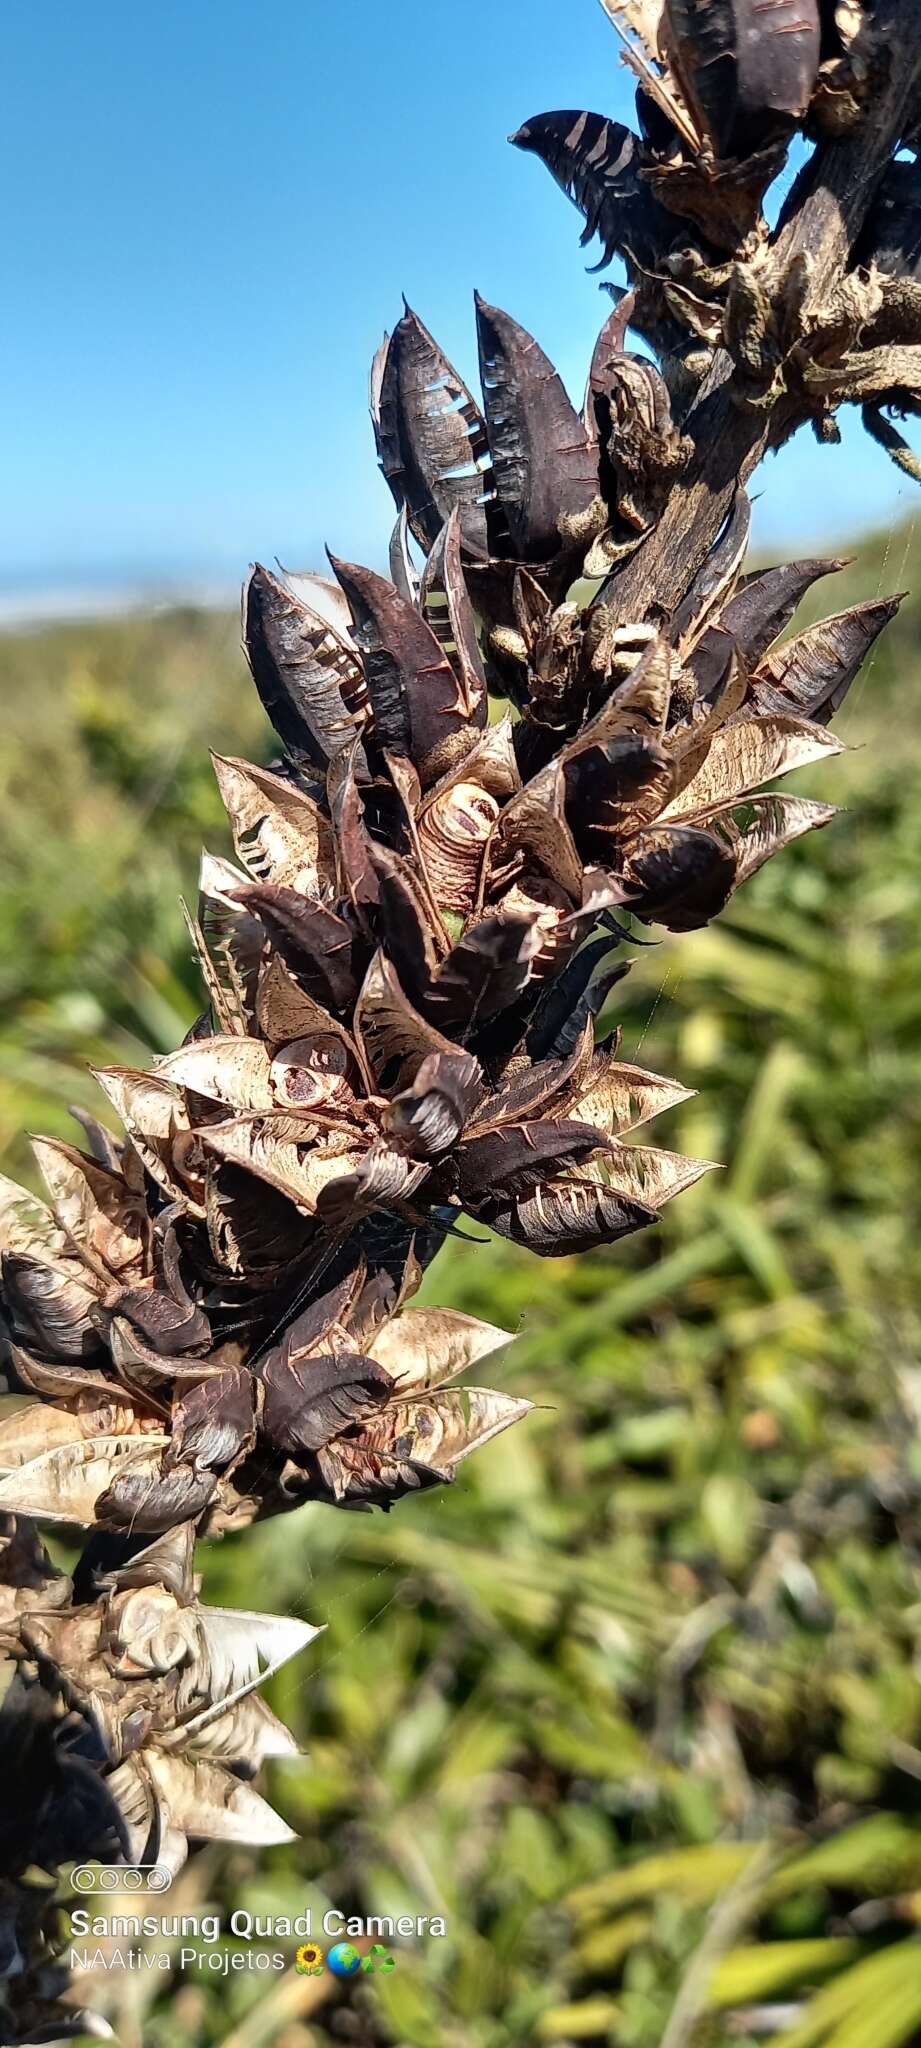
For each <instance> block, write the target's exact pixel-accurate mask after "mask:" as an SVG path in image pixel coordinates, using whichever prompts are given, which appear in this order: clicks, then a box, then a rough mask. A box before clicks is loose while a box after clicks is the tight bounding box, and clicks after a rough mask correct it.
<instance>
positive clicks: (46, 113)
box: [0, 0, 914, 592]
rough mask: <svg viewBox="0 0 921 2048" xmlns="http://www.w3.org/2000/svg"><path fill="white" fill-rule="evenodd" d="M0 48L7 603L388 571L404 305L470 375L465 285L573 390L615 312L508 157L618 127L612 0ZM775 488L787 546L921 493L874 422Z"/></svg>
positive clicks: (94, 3) (8, 13)
mask: <svg viewBox="0 0 921 2048" xmlns="http://www.w3.org/2000/svg"><path fill="white" fill-rule="evenodd" d="M3 40H4V68H5V72H6V85H7V93H6V107H5V117H4V131H5V132H4V134H3V136H2V140H0V155H2V156H3V157H4V158H5V159H6V160H5V162H4V163H3V166H2V172H3V190H4V193H5V195H6V206H5V223H4V244H5V266H4V267H5V272H6V280H7V298H6V316H5V320H4V323H3V328H2V331H0V390H2V394H3V397H2V401H0V402H2V405H3V409H4V414H5V417H4V421H3V445H4V471H5V480H4V490H3V493H2V500H0V591H5V592H9V591H16V590H17V589H19V590H28V589H31V588H38V587H49V586H53V585H61V584H67V585H73V586H80V585H86V586H93V587H100V586H104V585H117V584H119V583H122V582H126V581H127V582H131V583H138V582H142V583H148V582H151V581H155V580H157V579H160V578H173V579H179V580H180V581H184V582H190V583H195V582H198V581H203V582H206V583H212V584H215V585H218V586H221V585H225V584H227V585H229V584H230V583H231V582H233V581H234V580H235V579H236V578H237V577H238V575H239V574H241V573H242V571H243V570H244V568H245V565H246V562H247V560H248V559H249V558H250V557H252V556H260V557H263V558H266V559H268V560H270V561H271V560H272V558H273V557H274V556H275V555H276V554H277V555H278V556H279V557H281V559H282V560H284V561H285V562H286V563H287V564H289V565H291V566H303V565H306V564H308V563H311V562H314V563H315V562H316V561H318V560H319V558H320V555H321V550H322V545H323V542H324V540H329V542H330V544H331V545H332V546H333V547H334V548H335V549H337V550H339V551H340V552H344V553H346V554H349V555H351V556H353V557H355V556H358V557H359V558H361V557H364V558H365V559H368V560H371V561H375V560H377V561H379V560H380V559H381V555H382V551H383V548H384V545H385V539H386V534H387V531H388V529H389V523H390V518H389V513H390V499H389V494H388V493H387V491H386V489H385V487H384V486H383V484H382V482H381V481H380V479H379V477H378V475H377V472H376V469H375V465H374V459H373V453H372V444H371V438H370V428H369V424H368V419H367V412H366V379H367V368H368V362H369V359H370V356H371V354H372V352H373V349H374V347H375V346H376V344H377V342H378V340H379V339H380V335H381V332H382V330H383V328H384V326H385V325H387V324H392V323H393V321H394V320H395V319H396V318H397V317H398V315H399V311H400V293H401V291H405V292H406V294H407V296H408V297H409V298H410V300H411V302H412V303H413V304H415V305H416V307H417V308H418V310H419V312H420V313H421V314H422V315H423V317H424V318H425V319H426V321H427V322H428V324H429V325H430V326H431V327H432V328H433V329H434V331H435V332H436V334H437V335H438V337H439V339H440V340H441V342H442V344H443V346H444V347H445V348H446V349H447V350H448V353H449V354H450V355H452V356H453V357H454V359H455V361H456V362H457V363H458V366H459V367H460V368H461V369H465V370H466V371H467V373H468V375H471V376H472V375H473V369H474V350H473V324H472V315H471V293H472V289H473V287H474V285H476V286H477V287H478V288H479V289H480V290H481V291H482V292H483V293H484V294H485V295H486V296H487V297H488V298H492V299H497V300H498V301H499V302H500V303H501V304H504V305H506V306H507V307H508V308H509V310H510V311H511V312H513V313H514V314H515V315H516V316H517V318H518V319H520V320H522V321H524V323H525V325H527V326H529V327H531V328H532V329H533V331H534V332H535V333H536V334H537V336H538V338H539V339H540V340H541V342H542V343H543V345H544V346H545V347H546V348H547V349H548V351H549V353H550V354H551V355H552V356H553V357H554V359H555V361H556V362H557V363H558V365H559V367H560V369H561V371H562V372H563V375H564V376H565V378H566V380H567V382H568V383H569V386H570V389H571V390H572V391H573V393H574V395H576V396H579V397H581V387H582V383H583V379H584V374H585V366H586V362H587V359H588V355H589V352H590V348H591V343H592V339H593V337H594V333H595V331H596V330H597V327H598V326H599V324H600V321H601V318H602V316H603V312H604V310H605V307H606V303H607V302H606V301H603V300H602V299H601V298H600V296H599V292H598V284H597V280H596V279H594V278H589V277H587V276H586V274H585V263H586V260H593V257H592V256H591V255H590V256H589V258H588V259H587V258H586V257H585V256H584V255H582V253H581V252H580V250H579V247H578V234H579V219H578V216H577V214H576V213H575V211H574V210H573V209H572V208H571V207H570V206H569V205H568V204H567V202H566V200H565V199H564V198H563V196H562V194H560V193H559V192H558V191H557V189H556V187H555V186H554V185H552V183H551V181H550V179H549V177H548V176H547V174H546V172H544V171H543V170H542V168H541V166H540V165H539V164H537V163H536V162H535V161H534V160H533V159H530V158H526V157H524V156H522V155H520V154H519V153H518V152H516V151H514V150H511V149H509V147H508V145H507V142H506V140H505V138H506V135H507V133H508V132H509V130H511V129H512V128H514V127H515V126H517V125H518V124H519V123H520V122H521V121H522V120H524V119H525V118H526V117H527V116H528V115H529V114H533V113H536V112H539V111H541V110H543V109H545V108H549V107H561V106H594V107H598V108H600V109H601V110H602V111H604V112H611V113H619V114H621V115H624V116H626V115H627V113H628V107H629V98H630V85H629V79H628V78H627V75H626V74H625V73H624V71H623V70H622V68H621V67H620V65H619V64H618V61H617V49H616V41H615V37H614V34H613V31H612V30H611V28H610V26H609V24H608V23H607V22H606V20H605V18H604V16H603V14H602V12H601V9H600V7H599V6H598V5H597V4H596V0H465V4H464V5H463V6H459V5H455V6H453V7H450V8H449V7H445V6H439V5H437V4H433V0H387V4H386V5H385V4H384V0H353V4H352V5H351V6H344V5H340V6H334V7H328V6H326V5H321V4H320V0H276V4H275V5H274V6H273V7H271V8H254V7H252V6H250V5H249V4H244V0H191V4H189V0H183V4H182V5H180V4H178V0H157V4H156V5H155V6H152V5H134V6H129V7H125V5H124V0H119V4H118V5H115V4H113V0H89V4H88V5H87V6H84V7H79V8H77V7H74V6H73V5H72V4H70V0H44V4H43V5H42V6H41V7H36V6H35V5H34V4H33V0H7V7H6V10H5V15H4V38H3ZM761 484H762V489H763V495H762V497H761V500H760V503H759V507H758V512H757V523H758V532H759V534H760V536H761V537H762V538H763V539H770V540H771V541H776V542H779V543H783V542H786V543H787V544H788V545H796V544H798V543H803V542H806V543H809V544H816V543H817V542H827V541H830V540H832V539H834V538H840V537H843V536H846V535H847V534H849V533H853V532H854V531H856V530H858V529H859V528H860V527H861V526H864V525H866V524H868V523H877V524H878V523H881V522H883V521H887V520H889V519H890V518H892V517H893V516H898V514H899V512H901V511H904V510H907V509H908V508H909V506H910V505H911V503H912V499H913V495H914V492H913V487H912V485H911V484H910V483H908V482H907V481H906V480H904V479H901V478H900V477H899V475H898V473H897V472H896V471H895V470H894V469H893V468H892V466H891V465H890V464H889V463H888V462H887V460H886V458H885V456H884V455H883V454H882V452H881V451H879V450H877V449H876V448H874V447H872V446H870V445H867V444H865V443H864V442H863V439H862V437H861V435H860V432H859V429H858V428H857V427H856V424H855V425H854V427H853V428H852V429H849V430H848V433H847V442H846V447H845V450H844V451H843V452H835V451H829V450H826V449H821V450H820V449H818V448H816V447H815V446H814V444H813V443H812V442H811V440H810V439H808V438H803V437H801V438H800V441H799V442H798V444H797V446H796V448H795V449H793V450H791V451H789V452H788V453H785V454H784V455H782V456H781V457H780V458H779V459H775V461H774V462H773V463H772V464H771V465H770V466H769V467H768V469H767V471H766V473H765V475H764V477H763V478H762V479H761Z"/></svg>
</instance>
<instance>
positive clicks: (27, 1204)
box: [0, 1173, 63, 1257]
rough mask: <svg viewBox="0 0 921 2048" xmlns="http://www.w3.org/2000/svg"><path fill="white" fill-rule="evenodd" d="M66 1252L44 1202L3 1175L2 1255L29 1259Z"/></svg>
mask: <svg viewBox="0 0 921 2048" xmlns="http://www.w3.org/2000/svg"><path fill="white" fill-rule="evenodd" d="M62 1250H63V1238H62V1235H61V1231H60V1228H59V1226H58V1224H57V1223H56V1222H55V1220H54V1217H53V1216H52V1214H51V1210H50V1209H49V1208H47V1206H46V1204H45V1203H44V1202H41V1201H39V1198H38V1196H37V1195H33V1194H32V1193H31V1192H30V1190H29V1189H28V1188H21V1187H20V1186H19V1185H18V1182H16V1181H14V1180H8V1179H7V1177H6V1175H5V1174H2V1173H0V1251H2V1252H22V1253H24V1254H25V1255H26V1256H27V1257H41V1256H42V1255H43V1254H44V1255H48V1254H50V1255H52V1256H54V1255H56V1254H58V1253H60V1252H61V1251H62Z"/></svg>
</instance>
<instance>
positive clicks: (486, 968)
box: [422, 912, 541, 1038]
mask: <svg viewBox="0 0 921 2048" xmlns="http://www.w3.org/2000/svg"><path fill="white" fill-rule="evenodd" d="M540 943H541V938H540V932H539V931H538V929H537V927H536V926H535V924H534V920H533V919H532V918H528V917H511V916H508V915H503V914H502V913H501V912H496V913H491V914H490V915H488V916H486V917H482V918H480V919H479V920H478V922H477V923H476V924H473V925H468V927H467V930H466V931H465V932H464V933H463V934H462V936H461V938H459V939H458V941H457V944H456V945H454V946H452V948H451V951H450V953H449V954H448V956H447V959H446V960H443V961H442V962H441V965H440V966H439V968H438V970H437V972H436V974H435V976H434V978H433V980H432V981H431V983H430V985H429V987H428V988H427V989H426V991H425V994H424V997H423V998H422V1007H423V1008H424V1010H425V1014H426V1016H427V1017H430V1018H431V1020H432V1022H433V1023H435V1024H439V1025H441V1026H443V1028H444V1029H445V1031H452V1030H457V1031H459V1032H462V1034H463V1036H464V1037H465V1038H469V1037H471V1036H472V1035H473V1033H474V1032H475V1031H476V1030H477V1028H478V1026H479V1025H480V1024H485V1023H488V1021H489V1019H490V1018H491V1017H495V1016H497V1015H498V1013H499V1011H500V1010H505V1009H507V1008H508V1007H509V1005H510V1004H512V1003H514V1002H515V1001H516V1000H517V998H518V997H519V996H520V995H521V993H522V992H523V990H524V989H525V988H526V987H527V985H528V982H529V981H530V979H531V975H532V971H533V962H534V959H535V957H536V955H537V953H538V952H539V950H540Z"/></svg>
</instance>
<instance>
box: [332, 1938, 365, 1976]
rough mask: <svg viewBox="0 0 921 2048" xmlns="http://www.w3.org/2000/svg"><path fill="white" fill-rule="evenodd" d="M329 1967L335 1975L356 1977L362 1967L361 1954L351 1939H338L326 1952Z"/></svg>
mask: <svg viewBox="0 0 921 2048" xmlns="http://www.w3.org/2000/svg"><path fill="white" fill-rule="evenodd" d="M326 1964H327V1968H328V1969H330V1970H332V1972H333V1975H334V1976H335V1977H354V1976H355V1974H356V1971H358V1970H360V1969H361V1956H360V1955H359V1953H358V1950H357V1948H355V1947H354V1945H353V1943H352V1942H350V1941H337V1942H336V1945H335V1947H334V1948H331V1949H328V1950H327V1954H326Z"/></svg>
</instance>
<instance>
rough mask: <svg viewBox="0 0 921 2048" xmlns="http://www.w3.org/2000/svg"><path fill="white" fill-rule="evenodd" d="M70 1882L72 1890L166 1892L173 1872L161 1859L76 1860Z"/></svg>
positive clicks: (171, 1880)
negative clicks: (118, 1861) (85, 1861)
mask: <svg viewBox="0 0 921 2048" xmlns="http://www.w3.org/2000/svg"><path fill="white" fill-rule="evenodd" d="M70 1882H71V1885H72V1886H73V1889H74V1891H75V1892H108V1893H112V1892H145V1891H146V1892H168V1891H169V1888H170V1885H171V1884H172V1882H173V1873H172V1871H171V1870H169V1869H168V1868H167V1866H166V1864H165V1863H78V1864H77V1865H76V1867H75V1869H74V1870H72V1871H71V1876H70Z"/></svg>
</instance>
